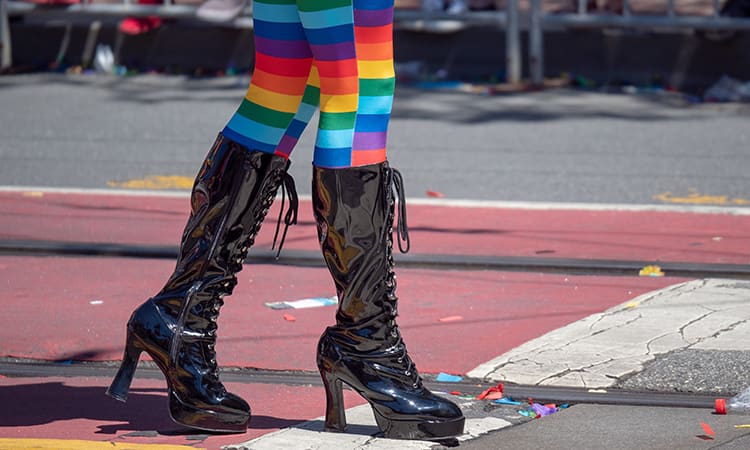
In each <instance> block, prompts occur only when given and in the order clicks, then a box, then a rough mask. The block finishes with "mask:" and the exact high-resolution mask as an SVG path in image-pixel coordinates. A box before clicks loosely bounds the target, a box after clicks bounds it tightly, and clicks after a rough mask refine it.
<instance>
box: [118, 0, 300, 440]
mask: <svg viewBox="0 0 750 450" xmlns="http://www.w3.org/2000/svg"><path fill="white" fill-rule="evenodd" d="M254 10H255V31H256V37H255V41H256V51H257V53H256V69H255V72H254V74H253V78H252V82H251V85H250V87H249V88H248V93H247V95H246V98H245V100H244V101H243V102H242V105H241V106H240V108H239V110H238V111H237V113H236V114H235V115H234V116H233V117H232V119H231V120H230V121H229V123H228V124H227V126H226V128H225V129H224V131H223V132H222V133H220V134H219V136H218V138H217V139H216V142H215V143H214V145H213V147H212V148H211V150H210V152H209V153H208V156H207V157H206V159H205V161H204V163H203V166H202V167H201V169H200V170H199V173H198V176H197V177H196V179H195V184H194V186H193V191H192V196H191V214H190V218H189V220H188V223H187V224H186V226H185V230H184V232H183V236H182V242H181V244H180V251H179V255H178V260H177V266H176V268H175V270H174V272H173V274H172V276H171V277H170V278H169V280H168V281H167V283H166V284H165V286H164V287H163V288H162V290H161V291H159V293H157V294H156V295H155V296H153V297H151V298H150V299H148V300H147V301H146V302H144V303H143V304H142V305H141V306H140V307H138V308H137V309H136V310H135V311H134V312H133V314H132V316H131V318H130V320H129V321H128V324H127V340H126V349H125V354H124V357H123V361H122V364H121V366H120V369H119V370H118V372H117V374H116V376H115V378H114V380H113V382H112V384H111V386H110V388H109V390H108V394H109V395H110V396H112V397H114V398H116V399H118V400H122V401H125V399H126V398H127V394H128V391H129V388H130V382H131V380H132V377H133V373H134V371H135V369H136V365H137V362H138V358H139V356H140V354H141V353H142V352H144V351H145V352H146V353H148V354H149V355H150V356H151V358H152V359H153V360H154V361H155V362H156V363H157V365H158V366H159V368H160V369H161V371H162V372H163V373H164V376H165V378H166V380H167V385H168V388H169V411H170V415H171V416H172V418H173V419H174V420H175V421H176V422H178V423H180V424H183V425H186V426H188V427H192V428H198V429H203V430H210V431H220V432H244V431H245V430H246V428H247V423H248V421H249V420H250V407H249V405H248V404H247V403H246V402H245V401H244V400H243V399H241V398H239V397H238V396H236V395H234V394H231V393H228V392H227V391H226V389H225V388H224V385H223V384H222V383H221V381H220V380H219V375H218V367H217V362H216V352H215V350H214V348H215V345H216V331H217V319H218V315H219V309H220V307H221V305H222V304H223V297H224V296H226V295H229V294H231V293H232V290H233V289H234V286H235V284H236V283H237V278H236V274H237V272H239V271H240V270H241V269H242V263H243V262H244V260H245V257H246V255H247V252H248V250H249V248H250V247H251V246H252V245H253V243H254V240H255V236H256V235H257V233H258V231H259V230H260V227H261V224H262V222H263V219H264V218H265V216H266V214H267V212H268V209H269V208H270V206H271V203H272V202H273V200H274V198H275V197H276V193H277V191H278V189H279V187H281V186H284V187H286V188H288V189H287V190H289V191H290V195H292V197H293V198H292V201H291V202H290V204H291V205H292V208H296V204H297V201H296V193H294V192H293V191H294V189H293V188H294V184H293V182H292V181H291V177H290V176H289V175H288V173H287V168H288V166H289V161H288V156H289V155H288V152H287V153H284V152H280V153H278V152H277V147H278V146H279V143H280V141H281V139H282V136H283V135H284V133H285V131H286V130H287V129H289V128H290V123H291V122H292V119H293V117H294V115H295V113H296V112H297V111H298V109H299V105H300V101H301V100H302V96H303V92H304V91H305V85H306V82H307V80H308V76H309V75H310V71H311V64H312V57H311V52H310V48H309V46H308V45H307V41H306V40H305V36H304V33H303V32H302V27H301V25H300V22H299V15H298V14H297V7H296V4H295V3H294V0H289V1H287V0H265V1H263V0H257V1H256V2H255V7H254ZM304 112H305V111H303V113H304ZM295 218H296V211H294V214H288V215H287V219H286V220H285V222H286V223H287V225H288V224H290V223H293V222H294V221H295V220H296V219H295Z"/></svg>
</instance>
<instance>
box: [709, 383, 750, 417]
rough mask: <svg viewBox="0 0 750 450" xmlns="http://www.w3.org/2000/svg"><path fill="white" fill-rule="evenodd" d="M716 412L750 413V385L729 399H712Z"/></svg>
mask: <svg viewBox="0 0 750 450" xmlns="http://www.w3.org/2000/svg"><path fill="white" fill-rule="evenodd" d="M714 411H715V412H716V414H729V413H736V414H750V386H749V387H747V388H745V390H744V391H742V392H740V393H739V394H737V395H735V396H734V397H732V398H730V399H728V400H727V399H723V398H717V399H716V400H715V401H714Z"/></svg>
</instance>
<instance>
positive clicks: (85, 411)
mask: <svg viewBox="0 0 750 450" xmlns="http://www.w3.org/2000/svg"><path fill="white" fill-rule="evenodd" d="M0 404H2V405H14V407H13V408H1V409H0V428H5V427H7V428H10V427H29V426H37V425H45V424H50V423H54V422H59V421H65V420H71V419H90V420H95V421H102V422H113V423H105V424H99V425H97V428H98V430H97V431H96V432H95V433H96V434H106V435H115V434H118V433H121V432H128V435H129V436H156V435H164V436H174V435H203V436H205V435H212V434H214V433H210V432H206V431H198V430H194V429H191V428H188V427H185V426H182V425H180V424H177V423H175V422H173V421H172V420H171V419H170V417H169V410H168V402H167V396H166V391H165V390H164V389H163V388H135V387H133V388H132V389H131V390H130V394H129V395H128V401H127V403H122V402H119V401H117V400H114V399H112V398H110V397H108V396H107V395H105V388H104V387H101V386H69V385H65V384H63V383H62V382H59V381H50V382H44V383H30V384H17V385H10V386H0ZM303 421H304V420H303V419H298V420H294V419H281V418H276V417H271V416H262V415H261V416H253V417H252V419H251V421H250V426H249V428H251V429H275V428H284V427H289V426H294V425H298V424H299V423H300V422H303ZM217 434H219V433H217Z"/></svg>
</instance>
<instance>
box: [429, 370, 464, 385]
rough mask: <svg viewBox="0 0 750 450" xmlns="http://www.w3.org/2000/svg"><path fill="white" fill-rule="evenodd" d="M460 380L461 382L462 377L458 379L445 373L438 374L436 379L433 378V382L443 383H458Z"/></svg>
mask: <svg viewBox="0 0 750 450" xmlns="http://www.w3.org/2000/svg"><path fill="white" fill-rule="evenodd" d="M461 380H463V377H460V376H458V375H451V374H448V373H445V372H440V373H439V374H438V376H437V378H435V381H440V382H443V383H458V382H459V381H461Z"/></svg>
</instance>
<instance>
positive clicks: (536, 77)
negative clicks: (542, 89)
mask: <svg viewBox="0 0 750 450" xmlns="http://www.w3.org/2000/svg"><path fill="white" fill-rule="evenodd" d="M707 1H711V9H712V13H711V14H710V15H705V16H700V15H680V14H677V13H676V8H675V0H667V11H666V13H665V14H661V15H657V14H634V13H633V11H632V9H631V4H630V1H629V0H622V13H621V14H612V13H592V12H588V11H587V7H586V6H587V0H578V3H577V9H576V11H575V12H570V13H557V12H555V13H545V12H544V11H543V8H542V6H543V5H542V0H531V11H530V23H529V34H530V35H529V40H530V45H529V65H530V66H529V72H530V76H531V82H532V84H534V85H537V86H540V85H542V84H543V82H544V39H543V38H544V30H545V29H550V28H558V29H559V28H581V27H585V28H601V29H604V28H625V29H640V30H662V31H683V30H704V31H708V30H732V31H741V30H750V17H748V18H738V17H726V16H721V15H720V14H719V11H720V8H721V5H720V4H719V0H707Z"/></svg>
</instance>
